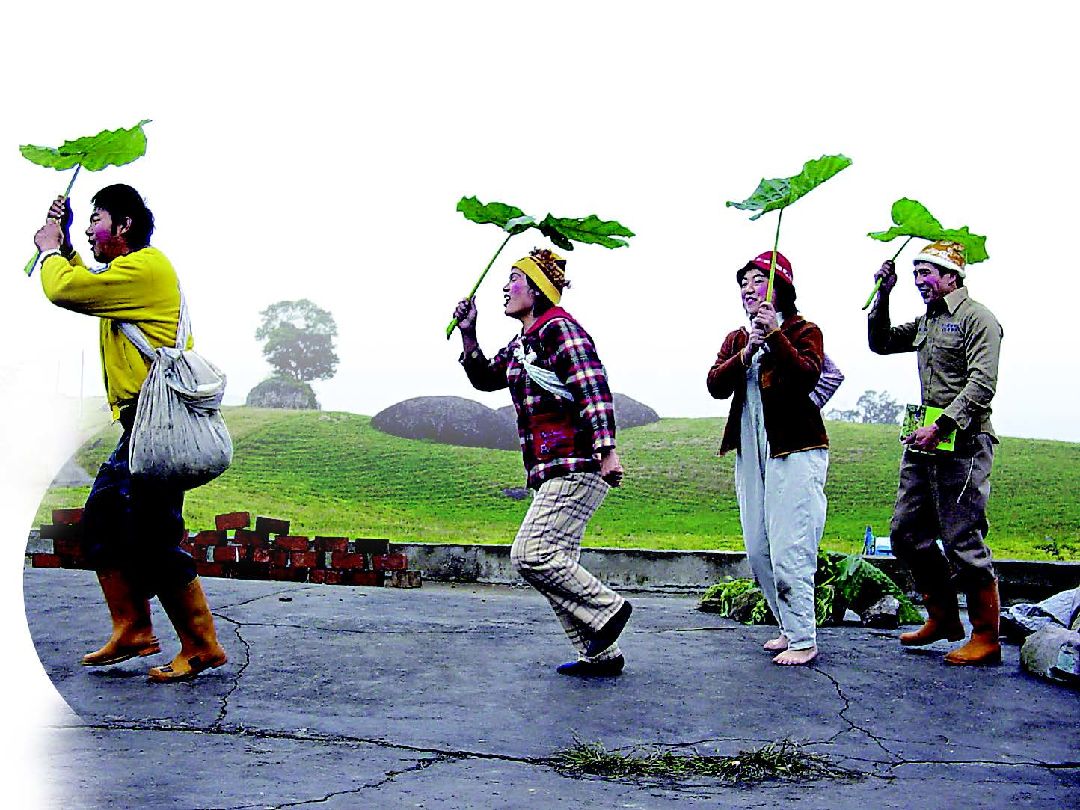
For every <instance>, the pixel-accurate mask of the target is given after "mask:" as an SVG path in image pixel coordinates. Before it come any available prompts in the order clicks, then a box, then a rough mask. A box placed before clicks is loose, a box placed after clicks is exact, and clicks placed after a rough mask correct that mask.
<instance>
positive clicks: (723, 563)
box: [392, 543, 1080, 602]
mask: <svg viewBox="0 0 1080 810" xmlns="http://www.w3.org/2000/svg"><path fill="white" fill-rule="evenodd" d="M392 547H393V548H394V549H395V550H397V551H403V552H405V554H406V555H407V556H408V558H409V565H410V566H411V567H413V568H417V569H420V570H422V571H423V572H424V577H425V578H426V579H429V580H433V581H437V582H438V581H441V582H479V583H489V584H514V583H521V582H522V579H521V577H520V576H519V575H518V574H517V572H516V571H514V569H513V567H512V566H511V564H510V547H509V546H503V545H441V544H437V543H394V544H392ZM868 559H869V560H870V561H871V562H873V563H874V565H876V566H877V567H878V568H880V569H882V570H883V571H884V572H885V573H887V574H888V575H889V576H891V577H892V578H893V580H894V581H896V582H897V583H898V584H900V585H901V587H903V588H904V589H905V590H906V591H908V592H913V591H914V586H913V584H912V582H911V579H910V577H909V576H908V574H907V571H906V569H905V568H904V566H903V565H901V564H900V563H899V562H898V561H897V560H896V558H895V557H870V558H868ZM581 563H582V565H584V566H585V567H586V568H587V569H588V570H589V571H591V572H592V573H593V574H595V575H596V576H598V577H599V578H600V579H602V580H603V581H604V582H606V583H608V584H609V585H611V586H612V587H613V588H615V589H619V588H624V589H628V590H634V589H640V590H646V591H657V592H671V593H682V592H701V591H703V590H705V589H706V588H707V587H709V586H710V585H712V584H713V583H715V582H717V581H718V580H720V579H722V578H723V577H749V576H750V575H751V574H750V565H749V563H747V561H746V554H744V553H743V552H735V551H651V550H644V549H623V548H586V549H583V550H582V552H581ZM994 564H995V566H996V568H997V571H998V576H999V578H1000V582H1001V598H1002V600H1004V601H1006V602H1041V601H1042V600H1043V599H1046V598H1047V597H1048V596H1052V595H1053V594H1055V593H1060V592H1061V591H1065V590H1069V589H1070V588H1076V587H1080V563H1074V562H1032V561H1028V560H997V561H996V562H995V563H994Z"/></svg>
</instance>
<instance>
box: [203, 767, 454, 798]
mask: <svg viewBox="0 0 1080 810" xmlns="http://www.w3.org/2000/svg"><path fill="white" fill-rule="evenodd" d="M453 761H456V760H454V759H453V758H452V757H444V756H439V755H436V756H434V757H432V758H430V759H420V760H417V761H416V762H415V763H414V764H413V765H411V766H409V767H408V768H400V769H398V770H396V771H387V772H386V774H385V778H383V779H380V780H378V781H376V782H366V783H364V784H362V785H360V786H358V787H355V788H349V789H348V790H335V791H332V792H330V793H327V794H326V795H324V796H321V797H319V798H315V799H303V800H301V801H295V802H285V803H284V804H275V805H272V806H270V807H269V808H268V810H283V809H284V808H286V807H306V806H308V805H312V804H323V803H324V802H328V801H330V800H331V799H335V798H337V797H338V796H349V795H351V794H357V793H363V792H364V791H367V790H378V789H379V788H381V787H383V786H384V785H388V784H390V783H391V782H393V781H394V780H395V779H397V777H399V776H402V775H403V774H411V773H417V772H419V771H423V770H427V769H428V768H430V767H431V766H432V765H436V764H438V763H440V762H453ZM262 807H267V806H266V805H261V804H241V805H234V806H233V807H227V808H212V809H211V808H208V810H250V809H251V808H262Z"/></svg>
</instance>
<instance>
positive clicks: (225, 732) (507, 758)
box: [53, 720, 551, 766]
mask: <svg viewBox="0 0 1080 810" xmlns="http://www.w3.org/2000/svg"><path fill="white" fill-rule="evenodd" d="M53 728H66V729H86V730H90V731H147V732H165V733H176V732H180V733H188V734H208V735H213V736H220V737H241V738H250V739H256V740H289V741H292V742H315V743H321V744H325V745H346V746H361V745H370V746H374V747H376V748H386V749H390V750H397V751H408V752H410V753H415V754H431V755H434V756H436V757H443V758H446V759H484V760H495V761H499V762H513V763H519V764H526V765H545V766H546V765H549V764H550V762H551V758H550V757H525V756H514V755H512V754H499V753H494V752H490V751H469V750H456V749H441V748H432V747H425V746H418V745H409V744H407V743H395V742H391V741H389V740H385V739H381V738H379V737H353V736H350V735H347V734H322V733H319V732H312V731H307V730H306V729H304V730H300V731H282V730H277V729H254V728H250V727H247V726H224V725H213V726H209V727H199V726H187V725H177V724H176V723H175V722H173V721H170V720H163V721H154V722H145V721H143V722H134V721H132V722H127V721H119V722H112V723H109V722H106V723H81V724H75V725H62V726H53Z"/></svg>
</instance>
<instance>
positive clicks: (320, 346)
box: [247, 298, 338, 410]
mask: <svg viewBox="0 0 1080 810" xmlns="http://www.w3.org/2000/svg"><path fill="white" fill-rule="evenodd" d="M261 316H262V324H261V325H260V326H259V328H258V329H257V330H256V332H255V337H256V339H258V340H261V341H264V343H263V356H264V357H265V358H266V360H267V362H268V363H270V365H271V366H273V368H274V375H273V376H272V377H270V378H269V379H266V380H263V381H262V382H261V383H259V384H258V385H257V386H255V387H254V388H252V389H251V391H250V392H248V396H247V404H248V405H251V406H253V407H261V408H292V409H313V410H317V409H318V408H319V402H318V400H317V399H316V398H315V392H314V391H312V390H311V386H310V385H309V384H308V383H310V382H312V381H313V380H328V379H330V378H331V377H333V376H334V373H335V372H336V371H337V364H338V356H337V353H336V352H335V351H334V338H335V337H337V324H336V323H335V322H334V316H333V315H331V314H330V313H329V312H327V311H326V310H325V309H322V308H321V307H318V306H316V305H315V304H313V303H312V302H311V301H309V300H308V299H306V298H301V299H300V300H299V301H278V302H277V303H276V304H271V305H270V306H268V307H267V308H266V309H264V310H263V311H262V313H261Z"/></svg>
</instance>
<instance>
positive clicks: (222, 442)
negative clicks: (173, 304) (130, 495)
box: [120, 292, 233, 489]
mask: <svg viewBox="0 0 1080 810" xmlns="http://www.w3.org/2000/svg"><path fill="white" fill-rule="evenodd" d="M120 330H121V331H122V332H123V333H124V334H125V335H126V336H127V338H128V339H129V340H130V341H131V342H132V343H134V344H135V347H136V348H137V349H138V350H139V352H140V353H142V355H143V356H144V357H146V358H147V359H148V360H150V370H149V372H148V373H147V375H146V380H145V381H144V382H143V385H142V388H141V390H140V391H139V400H138V405H137V407H136V409H135V422H134V425H133V426H132V428H131V447H130V453H129V458H128V464H129V467H130V469H131V474H132V476H133V477H135V478H138V479H141V480H144V481H146V482H149V483H153V484H155V485H159V486H169V487H176V488H178V489H193V488H194V487H198V486H202V485H203V484H205V483H207V482H208V481H212V480H213V479H214V478H217V477H218V476H219V475H221V474H222V473H223V472H225V470H226V469H228V467H229V464H230V463H232V455H233V445H232V437H231V436H230V435H229V430H228V428H227V427H226V426H225V420H224V418H223V417H222V415H221V399H222V397H223V396H224V395H225V375H224V374H222V373H221V372H220V371H219V370H218V369H217V367H216V366H214V364H213V363H211V362H210V361H209V360H207V359H206V358H204V357H203V356H202V355H200V354H198V353H197V352H195V351H194V350H190V349H185V348H184V347H185V346H187V342H188V337H189V335H190V334H191V324H190V320H189V318H188V311H187V304H186V302H185V300H184V294H183V292H181V293H180V319H179V322H178V324H177V329H176V346H175V347H171V346H163V347H161V348H159V349H155V348H154V347H153V346H152V345H151V344H150V342H149V341H148V340H147V339H146V335H144V334H143V332H142V330H141V329H139V327H137V326H136V325H135V324H133V323H129V322H123V323H121V324H120Z"/></svg>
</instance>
